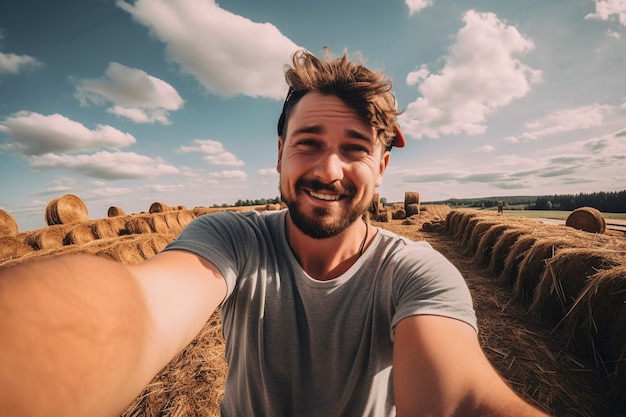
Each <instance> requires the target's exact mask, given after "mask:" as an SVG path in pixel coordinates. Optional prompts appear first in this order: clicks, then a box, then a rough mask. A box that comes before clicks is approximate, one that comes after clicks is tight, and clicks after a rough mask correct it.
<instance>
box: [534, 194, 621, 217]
mask: <svg viewBox="0 0 626 417" xmlns="http://www.w3.org/2000/svg"><path fill="white" fill-rule="evenodd" d="M580 207H593V208H595V209H597V210H600V211H603V212H607V213H626V190H623V191H612V192H605V191H601V192H597V193H590V194H585V193H580V194H563V195H557V194H555V195H553V196H540V197H537V199H536V200H535V202H534V203H533V204H531V205H530V206H529V207H528V208H529V209H530V210H565V211H571V210H576V209H577V208H580Z"/></svg>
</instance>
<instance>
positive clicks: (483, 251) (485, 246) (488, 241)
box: [474, 224, 512, 266]
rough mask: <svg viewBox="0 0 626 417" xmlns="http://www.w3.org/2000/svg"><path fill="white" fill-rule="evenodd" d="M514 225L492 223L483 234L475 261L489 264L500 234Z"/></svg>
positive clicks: (479, 263) (480, 263)
mask: <svg viewBox="0 0 626 417" xmlns="http://www.w3.org/2000/svg"><path fill="white" fill-rule="evenodd" d="M511 227H512V226H511V225H508V224H492V225H491V227H489V228H488V229H487V230H486V231H485V232H484V233H483V235H482V238H481V239H480V241H479V242H478V246H477V247H476V251H475V252H474V261H475V262H476V263H477V264H478V265H484V266H486V265H489V263H490V261H491V257H492V254H493V249H494V246H495V245H496V243H497V242H498V240H499V239H500V236H502V235H503V234H504V232H505V231H507V230H509V229H510V228H511Z"/></svg>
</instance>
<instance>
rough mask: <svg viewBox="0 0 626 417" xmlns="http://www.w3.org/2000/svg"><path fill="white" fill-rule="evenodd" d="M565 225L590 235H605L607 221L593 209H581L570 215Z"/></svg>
mask: <svg viewBox="0 0 626 417" xmlns="http://www.w3.org/2000/svg"><path fill="white" fill-rule="evenodd" d="M565 225H566V226H568V227H572V228H574V229H578V230H582V231H585V232H589V233H604V232H605V231H606V221H605V220H604V217H603V216H602V213H600V211H599V210H597V209H595V208H593V207H581V208H578V209H576V210H574V211H572V212H571V213H570V215H569V216H567V220H565Z"/></svg>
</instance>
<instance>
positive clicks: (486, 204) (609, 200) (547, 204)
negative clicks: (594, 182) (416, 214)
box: [423, 190, 626, 213]
mask: <svg viewBox="0 0 626 417" xmlns="http://www.w3.org/2000/svg"><path fill="white" fill-rule="evenodd" d="M499 203H501V204H504V206H505V207H507V208H513V209H515V208H517V209H522V210H564V211H571V210H576V209H577V208H580V207H593V208H595V209H598V210H600V211H602V212H606V213H626V190H623V191H610V192H604V191H601V192H596V193H590V194H586V193H580V194H561V195H559V194H554V195H547V196H512V197H511V196H508V197H485V198H465V199H456V198H451V199H448V200H445V201H436V202H431V203H430V204H448V205H449V206H453V207H480V208H490V207H497V206H498V204H499ZM423 204H428V203H423Z"/></svg>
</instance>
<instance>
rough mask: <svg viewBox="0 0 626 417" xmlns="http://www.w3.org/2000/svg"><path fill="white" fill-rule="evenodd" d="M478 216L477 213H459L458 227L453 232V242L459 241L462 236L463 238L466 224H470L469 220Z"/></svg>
mask: <svg viewBox="0 0 626 417" xmlns="http://www.w3.org/2000/svg"><path fill="white" fill-rule="evenodd" d="M476 216H478V214H477V213H475V212H463V213H461V218H460V219H459V224H458V227H457V229H456V231H454V240H455V241H457V242H458V241H460V240H461V239H462V238H463V236H465V228H466V227H467V224H468V223H469V222H470V220H472V219H473V218H474V217H476Z"/></svg>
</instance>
